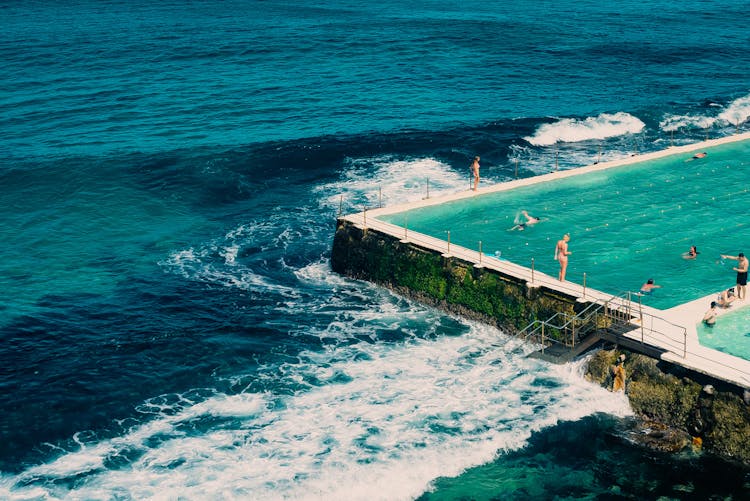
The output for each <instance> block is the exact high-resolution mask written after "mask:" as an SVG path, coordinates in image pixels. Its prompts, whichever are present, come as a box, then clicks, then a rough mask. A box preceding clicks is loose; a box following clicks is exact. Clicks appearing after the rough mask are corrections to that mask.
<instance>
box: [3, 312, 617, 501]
mask: <svg viewBox="0 0 750 501" xmlns="http://www.w3.org/2000/svg"><path fill="white" fill-rule="evenodd" d="M423 311H424V312H427V311H429V309H424V310H423ZM355 314H356V313H355ZM362 314H363V315H367V312H362ZM429 314H431V313H428V315H429ZM422 315H423V314H422V313H417V314H416V317H415V318H414V320H418V319H419V318H420V317H421V316H422ZM402 316H403V315H402ZM407 316H408V315H407ZM384 321H387V320H384ZM352 323H353V324H355V325H357V326H358V327H356V328H358V329H364V330H367V329H368V328H371V327H368V323H367V322H352ZM466 328H467V332H466V333H465V334H463V335H458V336H441V337H438V338H436V339H419V338H413V339H409V340H407V341H406V342H403V343H397V344H387V343H357V344H355V345H351V344H349V345H340V346H336V347H332V348H330V349H329V350H324V351H315V352H311V351H308V352H303V353H302V354H301V355H300V356H299V360H298V361H296V362H286V363H284V364H282V366H276V365H270V366H267V367H264V368H263V369H261V374H258V376H260V377H262V376H263V374H262V373H264V372H266V373H267V375H268V377H269V378H276V379H278V378H282V379H286V380H289V381H292V382H293V381H296V380H304V381H308V382H310V381H312V382H314V383H311V384H309V385H306V386H305V389H302V390H297V391H296V392H294V393H293V394H273V393H271V392H265V393H240V394H235V395H228V394H223V393H213V394H211V393H208V396H205V395H204V393H205V392H200V391H196V392H194V393H188V394H185V395H165V396H162V397H158V398H154V399H151V400H150V401H148V402H145V403H144V404H143V405H142V406H140V407H139V409H138V410H139V412H141V413H142V415H143V416H144V422H143V423H142V424H139V425H137V426H134V427H132V428H131V429H130V430H129V431H128V432H127V433H124V434H122V435H121V436H118V437H114V438H110V439H103V440H100V441H93V442H91V443H80V446H79V447H78V448H77V449H76V450H70V451H66V452H63V453H61V454H60V455H59V457H58V458H57V459H55V460H53V461H50V462H49V463H46V464H42V465H38V466H35V467H32V468H29V469H27V470H26V471H24V472H22V473H20V474H18V475H6V476H4V477H3V479H2V482H1V485H2V487H0V497H3V498H7V499H28V498H44V499H62V498H77V499H86V498H113V497H123V498H136V499H161V498H187V499H207V498H216V497H220V498H222V499H246V498H248V497H252V498H253V499H362V500H364V499H368V500H371V499H388V500H394V499H412V498H414V497H417V496H418V495H420V494H421V493H422V492H424V491H425V490H428V489H429V488H430V483H431V481H432V480H434V479H435V478H437V477H440V476H452V475H458V474H460V473H461V472H462V471H464V470H465V469H467V468H469V467H472V466H475V465H479V464H483V463H486V462H489V461H492V460H493V458H495V457H496V456H497V455H498V454H502V453H503V452H504V451H510V450H516V449H518V448H520V447H523V446H524V445H525V444H526V443H527V441H528V439H529V437H530V436H531V435H532V434H533V433H534V432H536V431H538V430H541V429H543V428H546V427H549V426H554V425H555V424H556V423H558V422H560V421H562V420H577V419H580V418H582V417H584V416H586V415H590V414H592V413H595V412H607V413H610V414H614V415H620V416H624V415H627V414H629V412H630V411H629V407H628V405H627V402H626V400H625V398H624V397H622V396H621V395H613V394H611V393H609V392H607V391H606V390H604V389H602V388H600V387H598V386H595V385H592V384H589V383H587V382H585V381H584V380H583V379H582V378H581V377H580V374H579V367H578V366H577V365H575V364H571V365H567V366H551V365H548V364H546V363H544V362H541V361H538V360H536V359H531V358H527V356H526V355H527V353H528V352H529V351H530V350H531V349H532V348H531V347H529V346H528V345H525V344H523V343H521V342H520V341H519V340H517V339H515V338H509V337H507V336H505V335H503V334H502V333H500V332H498V331H497V330H496V329H494V328H490V327H488V326H485V325H481V324H468V325H467V327H466ZM314 332H315V331H313V332H312V334H314ZM318 333H319V335H322V336H326V335H328V333H327V332H326V328H320V329H318ZM113 458H120V461H113ZM375 485H377V486H378V489H377V490H373V488H372V487H373V486H375Z"/></svg>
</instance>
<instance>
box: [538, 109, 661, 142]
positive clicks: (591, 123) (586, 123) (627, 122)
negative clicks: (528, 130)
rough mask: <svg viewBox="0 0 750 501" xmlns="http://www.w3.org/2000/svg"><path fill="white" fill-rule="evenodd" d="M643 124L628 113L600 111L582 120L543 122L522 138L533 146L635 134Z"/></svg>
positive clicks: (641, 128)
mask: <svg viewBox="0 0 750 501" xmlns="http://www.w3.org/2000/svg"><path fill="white" fill-rule="evenodd" d="M645 126H646V125H645V124H644V123H643V122H642V121H641V120H640V119H639V118H637V117H634V116H633V115H631V114H629V113H624V112H618V113H613V114H610V113H602V114H600V115H598V116H595V117H588V118H585V119H583V120H579V119H575V118H563V119H560V120H558V121H557V122H553V123H549V124H543V125H540V126H539V127H538V128H537V130H536V132H534V134H533V135H531V136H527V137H524V139H525V140H526V141H528V142H529V143H530V144H532V145H534V146H551V145H553V144H555V143H576V142H581V141H591V140H601V139H607V138H610V137H617V136H622V135H625V134H637V133H639V132H641V131H642V130H643V129H644V127H645Z"/></svg>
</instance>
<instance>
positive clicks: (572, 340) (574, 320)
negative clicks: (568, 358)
mask: <svg viewBox="0 0 750 501" xmlns="http://www.w3.org/2000/svg"><path fill="white" fill-rule="evenodd" d="M571 332H572V334H573V335H572V336H571V338H572V339H571V344H572V345H573V349H575V347H576V319H575V318H573V328H572V329H571Z"/></svg>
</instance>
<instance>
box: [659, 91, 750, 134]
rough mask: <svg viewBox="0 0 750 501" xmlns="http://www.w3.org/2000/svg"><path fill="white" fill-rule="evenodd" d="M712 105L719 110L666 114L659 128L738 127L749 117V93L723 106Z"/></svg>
mask: <svg viewBox="0 0 750 501" xmlns="http://www.w3.org/2000/svg"><path fill="white" fill-rule="evenodd" d="M714 107H715V108H718V109H720V110H721V111H719V113H717V114H716V115H666V116H665V117H664V119H662V121H661V122H660V123H659V128H660V129H661V130H663V131H665V132H672V131H677V130H680V129H709V128H711V127H714V126H720V127H735V128H739V126H740V125H741V124H743V123H745V122H746V121H747V119H748V118H750V95H747V96H744V97H741V98H738V99H735V100H734V101H732V102H730V103H729V104H728V105H727V106H725V107H722V106H718V105H717V106H714Z"/></svg>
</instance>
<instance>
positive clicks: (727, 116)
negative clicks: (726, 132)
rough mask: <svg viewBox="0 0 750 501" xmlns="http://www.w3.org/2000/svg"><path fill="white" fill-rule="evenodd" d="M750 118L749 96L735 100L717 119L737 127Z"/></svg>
mask: <svg viewBox="0 0 750 501" xmlns="http://www.w3.org/2000/svg"><path fill="white" fill-rule="evenodd" d="M748 118H750V94H749V95H747V96H744V97H741V98H739V99H735V100H734V101H732V102H731V103H729V105H728V106H727V107H726V108H725V109H724V110H723V111H722V112H721V113H719V116H718V119H719V120H722V121H724V122H726V123H727V124H730V125H739V124H741V123H743V122H746V121H747V119H748Z"/></svg>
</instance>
